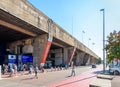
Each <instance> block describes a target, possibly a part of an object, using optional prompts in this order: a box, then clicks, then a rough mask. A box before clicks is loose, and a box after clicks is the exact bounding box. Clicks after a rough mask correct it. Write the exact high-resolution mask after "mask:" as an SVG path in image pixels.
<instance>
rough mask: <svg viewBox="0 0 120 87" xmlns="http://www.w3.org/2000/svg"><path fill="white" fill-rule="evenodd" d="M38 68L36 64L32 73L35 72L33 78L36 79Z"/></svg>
mask: <svg viewBox="0 0 120 87" xmlns="http://www.w3.org/2000/svg"><path fill="white" fill-rule="evenodd" d="M38 70H39V69H38V66H37V64H36V65H35V66H34V72H35V78H36V79H38V76H37V73H38Z"/></svg>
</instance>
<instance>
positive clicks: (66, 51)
mask: <svg viewBox="0 0 120 87" xmlns="http://www.w3.org/2000/svg"><path fill="white" fill-rule="evenodd" d="M63 52H64V53H63V56H64V58H63V59H64V62H63V63H64V64H67V63H68V58H69V57H68V48H63Z"/></svg>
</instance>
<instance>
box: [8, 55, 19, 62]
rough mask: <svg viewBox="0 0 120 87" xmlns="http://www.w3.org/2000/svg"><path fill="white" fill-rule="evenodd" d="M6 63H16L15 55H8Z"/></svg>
mask: <svg viewBox="0 0 120 87" xmlns="http://www.w3.org/2000/svg"><path fill="white" fill-rule="evenodd" d="M8 63H17V57H16V55H8Z"/></svg>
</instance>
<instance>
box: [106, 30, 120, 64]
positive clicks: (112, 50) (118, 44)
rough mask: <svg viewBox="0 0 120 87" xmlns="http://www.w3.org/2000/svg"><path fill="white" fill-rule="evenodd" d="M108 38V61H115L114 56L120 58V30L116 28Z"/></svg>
mask: <svg viewBox="0 0 120 87" xmlns="http://www.w3.org/2000/svg"><path fill="white" fill-rule="evenodd" d="M107 38H108V40H107V41H108V44H107V45H106V56H107V60H108V63H110V62H111V61H113V60H114V58H117V59H119V60H120V31H119V32H116V31H115V30H114V31H113V33H110V35H109V36H108V37H107Z"/></svg>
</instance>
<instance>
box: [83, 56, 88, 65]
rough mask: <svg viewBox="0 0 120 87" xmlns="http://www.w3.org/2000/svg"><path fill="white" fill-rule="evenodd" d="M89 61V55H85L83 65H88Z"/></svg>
mask: <svg viewBox="0 0 120 87" xmlns="http://www.w3.org/2000/svg"><path fill="white" fill-rule="evenodd" d="M87 60H88V54H85V56H84V60H83V64H84V65H86V63H87Z"/></svg>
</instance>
